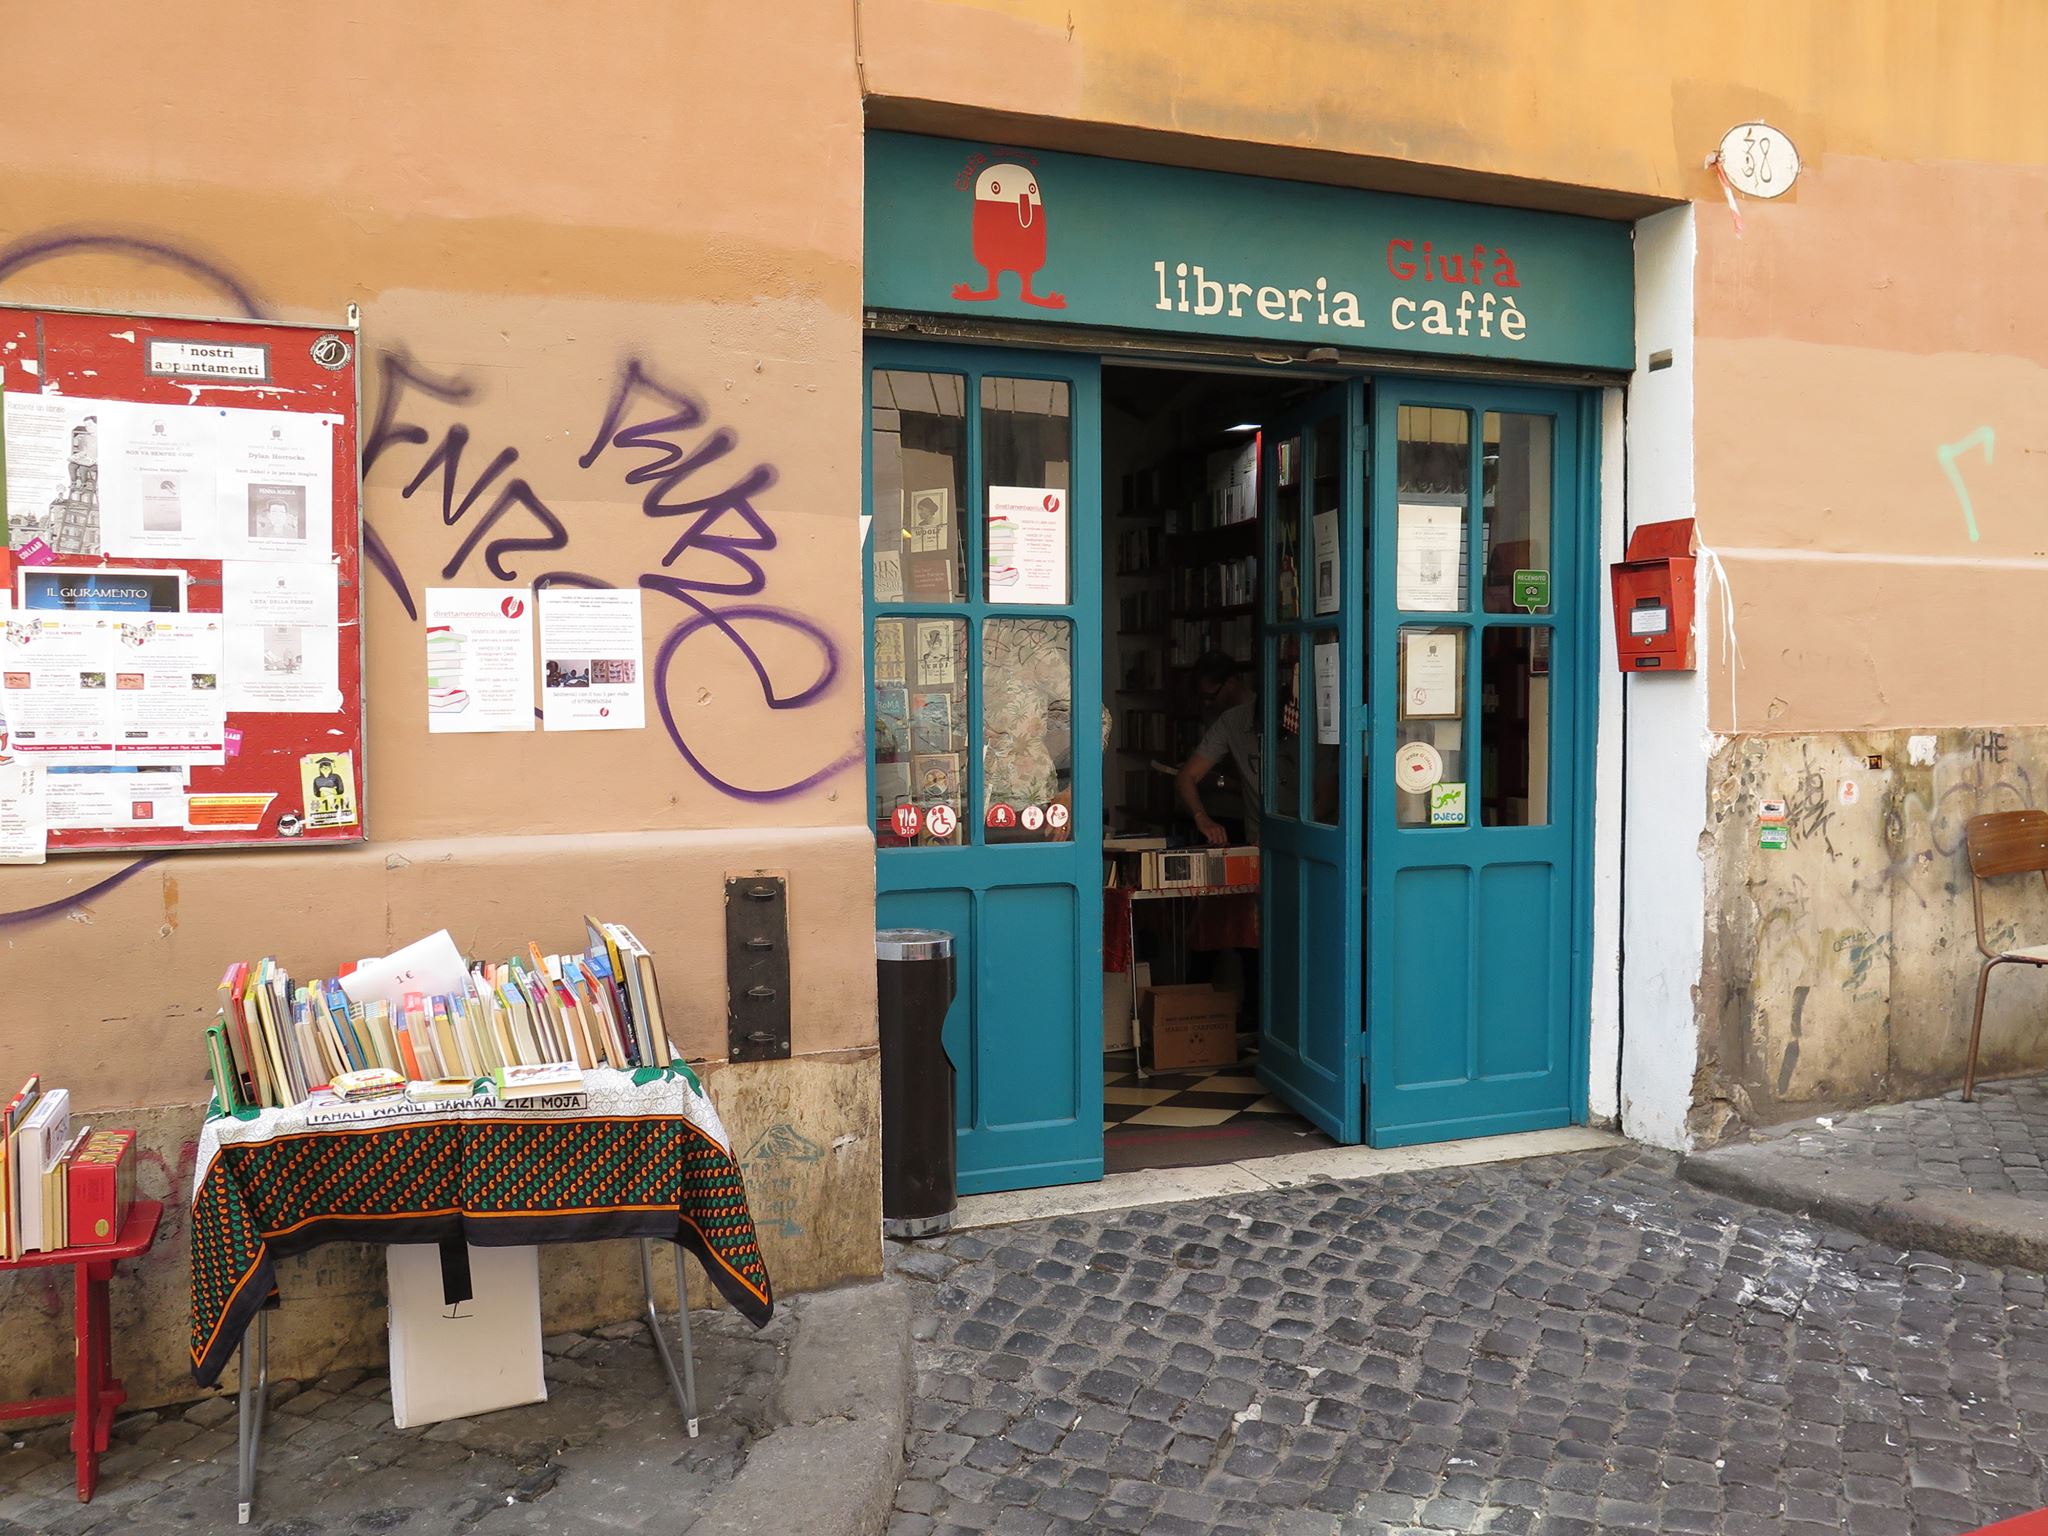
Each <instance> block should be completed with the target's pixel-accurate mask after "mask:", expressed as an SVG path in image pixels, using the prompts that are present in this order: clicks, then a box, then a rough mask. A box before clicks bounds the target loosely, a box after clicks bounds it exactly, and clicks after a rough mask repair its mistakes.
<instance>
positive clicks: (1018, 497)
mask: <svg viewBox="0 0 2048 1536" xmlns="http://www.w3.org/2000/svg"><path fill="white" fill-rule="evenodd" d="M987 532H988V595H989V601H990V602H997V603H1033V604H1039V603H1044V604H1054V605H1057V604H1061V603H1064V602H1066V600H1067V493H1066V492H1065V491H1062V490H1058V489H1055V488H1053V487H1050V486H1027V485H992V486H990V487H989V488H988V529H987Z"/></svg>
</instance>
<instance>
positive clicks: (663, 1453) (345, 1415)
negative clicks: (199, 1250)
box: [0, 1285, 909, 1536]
mask: <svg viewBox="0 0 2048 1536" xmlns="http://www.w3.org/2000/svg"><path fill="white" fill-rule="evenodd" d="M288 1320H289V1314H288V1313H287V1314H286V1317H285V1321H286V1322H287V1323H288ZM691 1324H692V1327H693V1329H694V1331H695V1335H696V1359H697V1394H698V1408H699V1415H700V1433H699V1435H698V1438H697V1439H695V1440H691V1439H689V1438H688V1437H687V1436H686V1435H685V1433H684V1430H683V1421H682V1415H681V1412H680V1411H679V1410H678V1408H677V1407H676V1404H675V1400H674V1398H673V1397H672V1396H671V1395H670V1393H669V1389H668V1383H667V1379H666V1378H665V1377H664V1375H663V1374H662V1369H661V1364H660V1361H659V1360H658V1359H657V1357H656V1355H655V1353H654V1347H653V1345H652V1344H651V1343H650V1342H649V1341H648V1338H647V1334H646V1330H645V1328H644V1327H643V1326H642V1325H641V1324H640V1323H637V1322H632V1323H615V1324H612V1325H610V1326H608V1327H605V1328H600V1329H598V1330H596V1331H595V1332H594V1333H586V1334H564V1335H561V1336H559V1337H554V1338H550V1339H548V1340H547V1341H546V1352H547V1380H548V1400H547V1401H546V1402H544V1403H537V1404H534V1405H531V1406H529V1407H524V1408H513V1409H507V1410H504V1411H502V1412H498V1413H492V1414H485V1415H483V1416H481V1417H478V1418H474V1419H461V1420H452V1421H450V1422H448V1423H445V1424H439V1425H433V1426H429V1427H427V1428H423V1429H412V1430H401V1429H396V1428H394V1427H393V1426H392V1422H391V1383H390V1381H389V1379H388V1378H387V1377H386V1376H385V1375H383V1374H382V1373H365V1372H361V1371H343V1372H340V1373H338V1374H335V1375H332V1376H327V1377H323V1378H322V1379H321V1380H319V1381H315V1382H307V1383H296V1382H284V1383H276V1382H274V1383H272V1387H271V1392H272V1403H271V1410H270V1414H269V1417H268V1419H267V1421H266V1424H265V1427H264V1434H263V1442H264V1444H263V1457H262V1461H261V1463H260V1465H259V1479H258V1483H257V1491H256V1508H255V1513H254V1515H253V1517H252V1519H251V1522H250V1524H249V1525H248V1526H247V1527H246V1529H247V1530H248V1531H250V1532H252V1533H260V1536H328V1533H334V1536H396V1533H419V1536H428V1533H431V1536H448V1533H450V1532H462V1533H465V1536H541V1533H548V1536H621V1533H625V1532H645V1533H649V1536H654V1533H664V1536H668V1533H682V1532H695V1533H699V1536H711V1533H714V1532H728V1531H733V1532H738V1531H755V1530H764V1531H765V1530H769V1529H772V1528H773V1527H772V1525H769V1524H763V1523H762V1520H763V1511H774V1512H775V1518H776V1519H778V1520H779V1519H780V1518H781V1516H782V1514H783V1513H784V1512H786V1511H787V1510H789V1509H790V1508H791V1507H792V1501H796V1502H797V1503H799V1504H802V1505H804V1506H806V1509H807V1515H808V1518H807V1520H806V1522H805V1525H806V1536H850V1533H853V1532H858V1531H873V1530H875V1529H876V1528H877V1527H878V1526H879V1524H880V1522H881V1520H882V1518H883V1517H884V1515H885V1513H886V1510H887V1505H888V1499H889V1493H890V1490H892V1489H893V1488H894V1487H895V1484H896V1480H897V1474H898V1471H899V1469H900V1465H901V1447H902V1436H903V1428H904V1422H905V1418H906V1416H907V1413H908V1386H909V1384H908V1380H907V1367H906V1362H905V1358H904V1357H905V1353H906V1350H907V1346H908V1339H907V1336H906V1330H907V1312H906V1308H905V1303H904V1298H903V1296H902V1288H901V1287H900V1286H879V1285H870V1286H864V1287H855V1288H849V1289H847V1290H844V1291H839V1292H830V1293H825V1294H823V1295H819V1296H804V1297H798V1298H796V1299H795V1300H794V1301H793V1302H785V1303H783V1304H781V1305H779V1306H778V1307H777V1310H776V1316H775V1319H774V1321H772V1322H771V1323H770V1324H769V1325H768V1327H766V1328H765V1329H762V1330H761V1331H759V1332H756V1331H755V1330H754V1329H753V1328H752V1327H751V1326H750V1325H749V1324H747V1323H746V1322H745V1321H744V1320H742V1319H741V1318H740V1317H738V1316H737V1315H736V1314H734V1313H732V1312H730V1311H726V1310H722V1309H720V1310H714V1311H707V1312H697V1313H693V1314H692V1315H691ZM273 1326H277V1325H276V1324H274V1325H273ZM235 1423H236V1410H235V1399H234V1397H233V1396H232V1395H224V1396H217V1397H210V1398H207V1399H204V1400H202V1401H200V1402H197V1403H194V1404H191V1405H189V1406H186V1407H183V1408H174V1409H169V1410H166V1411H164V1412H161V1413H155V1412H144V1413H135V1414H129V1415H127V1416H125V1417H123V1418H121V1419H120V1420H118V1421H117V1422H116V1425H115V1430H114V1444H113V1446H112V1447H111V1448H110V1449H109V1451H108V1452H107V1454H106V1455H104V1456H103V1457H102V1458H101V1460H100V1485H99V1490H98V1492H97V1493H96V1494H95V1495H94V1497H93V1500H92V1502H91V1503H90V1504H80V1503H79V1502H78V1500H77V1496H76V1492H75V1489H74V1484H73V1475H74V1474H73V1463H72V1459H71V1453H70V1448H69V1445H68V1436H69V1432H70V1431H69V1426H68V1425H65V1426H62V1427H57V1428H51V1429H43V1430H37V1431H34V1432H32V1433H29V1434H26V1435H16V1436H13V1437H0V1533H4V1536H16V1533H27V1532H35V1533H38V1536H43V1533H47V1536H86V1533H88V1532H105V1533H110V1536H111V1533H114V1532H119V1533H121V1536H131V1533H132V1536H169V1533H171V1532H182V1533H192V1532H233V1531H235V1530H237V1526H236V1523H235V1505H236V1477H235Z"/></svg>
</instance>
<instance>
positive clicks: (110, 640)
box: [0, 306, 364, 862]
mask: <svg viewBox="0 0 2048 1536" xmlns="http://www.w3.org/2000/svg"><path fill="white" fill-rule="evenodd" d="M355 357H356V349H355V347H354V345H353V343H352V338H350V337H348V336H347V334H346V332H345V329H344V330H343V331H337V330H336V329H335V328H333V327H318V326H304V325H281V324H271V323H265V322H257V321H245V320H189V319H173V318H168V317H151V316H138V315H113V314H92V313H79V312H72V311H60V310H39V309H31V308H17V307H9V306H0V389H4V394H0V461H4V464H5V473H4V476H0V823H4V824H5V825H6V826H7V827H8V828H9V829H11V835H10V836H9V838H8V839H7V847H6V854H5V857H6V858H7V861H8V862H35V861H39V860H40V859H42V858H43V857H45V856H47V855H48V854H51V853H63V852H71V851H83V850H88V849H109V848H119V849H146V848H183V847H193V846H202V847H204V846H288V847H296V846H305V845H308V844H320V843H336V842H343V843H348V842H356V841H360V840H361V838H362V837H363V835H364V833H363V812H362V794H363V776H362V764H363V666H362V644H361V634H362V628H361V620H362V581H361V571H362V531H361V519H360V512H359V499H360V498H359V494H358V474H357V469H356V464H357V430H358V421H357V404H356V369H355ZM30 769H34V770H37V771H35V772H30V771H28V770H30ZM27 842H33V843H34V847H32V848H29V847H26V846H23V845H24V844H25V843H27Z"/></svg>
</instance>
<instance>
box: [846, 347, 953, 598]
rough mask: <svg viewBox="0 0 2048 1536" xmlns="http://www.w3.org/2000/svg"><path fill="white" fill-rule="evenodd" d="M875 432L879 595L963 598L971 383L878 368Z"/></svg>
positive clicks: (873, 533) (873, 538)
mask: <svg viewBox="0 0 2048 1536" xmlns="http://www.w3.org/2000/svg"><path fill="white" fill-rule="evenodd" d="M869 431H870V434H871V438H872V442H873V446H874V454H873V458H874V467H873V484H872V485H871V487H870V490H871V492H872V500H871V501H870V502H869V510H870V511H871V512H872V513H873V515H874V519H875V521H874V525H873V527H872V528H871V529H870V530H869V533H870V545H869V548H870V550H871V554H870V557H869V558H870V559H871V560H872V561H873V562H874V578H875V601H876V602H877V603H901V602H919V603H952V602H958V601H960V600H961V599H962V598H964V597H965V596H966V595H967V589H966V586H965V584H964V575H965V571H966V568H967V567H966V560H967V550H966V545H965V542H964V540H963V539H962V537H961V533H962V530H963V528H964V526H965V525H964V519H963V516H962V511H961V499H962V497H963V496H964V495H965V493H966V490H967V385H966V381H965V380H964V379H962V378H961V376H960V375H959V374H956V373H916V372H906V371H903V370H900V369H889V368H880V369H877V370H875V375H874V405H873V410H872V414H871V417H870V420H869Z"/></svg>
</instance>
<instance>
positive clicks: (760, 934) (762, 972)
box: [725, 875, 789, 1061]
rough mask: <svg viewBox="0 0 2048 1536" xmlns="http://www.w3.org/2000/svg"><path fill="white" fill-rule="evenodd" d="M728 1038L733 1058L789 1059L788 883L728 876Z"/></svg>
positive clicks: (774, 877) (770, 878)
mask: <svg viewBox="0 0 2048 1536" xmlns="http://www.w3.org/2000/svg"><path fill="white" fill-rule="evenodd" d="M725 1041H726V1047H727V1049H726V1059H727V1060H729V1061H786V1060H787V1059H788V1058H789V882H788V881H787V880H785V879H784V878H783V877H782V876H780V875H728V876H726V879H725Z"/></svg>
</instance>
